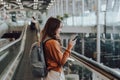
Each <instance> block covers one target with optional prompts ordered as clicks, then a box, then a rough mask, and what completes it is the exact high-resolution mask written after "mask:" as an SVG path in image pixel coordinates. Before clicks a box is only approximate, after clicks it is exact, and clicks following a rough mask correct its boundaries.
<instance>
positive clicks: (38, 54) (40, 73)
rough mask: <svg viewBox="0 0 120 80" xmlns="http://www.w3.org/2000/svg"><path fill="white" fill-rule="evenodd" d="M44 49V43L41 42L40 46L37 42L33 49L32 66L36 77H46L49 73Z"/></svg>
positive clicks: (31, 54) (31, 53) (31, 52)
mask: <svg viewBox="0 0 120 80" xmlns="http://www.w3.org/2000/svg"><path fill="white" fill-rule="evenodd" d="M43 47H44V45H43V42H41V44H40V46H38V44H37V42H35V43H33V44H32V47H31V51H30V65H31V70H32V74H33V76H34V77H45V76H46V75H47V73H48V71H47V67H46V61H45V57H44V55H45V54H44V49H43Z"/></svg>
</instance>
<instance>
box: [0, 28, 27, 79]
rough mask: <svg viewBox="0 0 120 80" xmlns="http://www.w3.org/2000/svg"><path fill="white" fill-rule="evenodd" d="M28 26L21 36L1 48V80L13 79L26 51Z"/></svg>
mask: <svg viewBox="0 0 120 80" xmlns="http://www.w3.org/2000/svg"><path fill="white" fill-rule="evenodd" d="M26 30H27V27H26V26H24V27H23V30H22V34H21V36H20V38H18V39H16V40H15V41H12V42H11V43H9V44H8V45H6V46H4V47H2V48H0V80H11V79H12V77H13V76H14V73H15V70H16V68H17V66H18V64H19V62H20V60H21V57H22V53H23V51H24V44H25V39H26Z"/></svg>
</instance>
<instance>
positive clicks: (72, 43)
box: [68, 35, 76, 50]
mask: <svg viewBox="0 0 120 80" xmlns="http://www.w3.org/2000/svg"><path fill="white" fill-rule="evenodd" d="M75 36H76V35H73V36H71V38H70V40H69V42H68V50H71V49H72V48H73V46H74V45H75V43H76V39H75V40H73V39H74V38H75Z"/></svg>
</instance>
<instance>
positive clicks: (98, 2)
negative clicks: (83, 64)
mask: <svg viewBox="0 0 120 80" xmlns="http://www.w3.org/2000/svg"><path fill="white" fill-rule="evenodd" d="M100 56H101V52H100V0H97V62H100Z"/></svg>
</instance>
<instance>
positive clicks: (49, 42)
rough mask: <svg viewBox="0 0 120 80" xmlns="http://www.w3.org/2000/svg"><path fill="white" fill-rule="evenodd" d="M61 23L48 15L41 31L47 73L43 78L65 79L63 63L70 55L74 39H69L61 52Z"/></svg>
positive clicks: (51, 79) (46, 79)
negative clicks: (65, 47)
mask: <svg viewBox="0 0 120 80" xmlns="http://www.w3.org/2000/svg"><path fill="white" fill-rule="evenodd" d="M61 30H62V23H61V21H60V20H59V19H56V18H53V17H50V18H49V19H48V20H47V22H46V24H45V27H44V28H43V31H42V41H44V42H45V41H46V42H45V43H44V50H45V58H46V63H47V69H48V71H49V72H48V75H47V77H46V78H45V80H65V77H64V73H63V65H64V64H65V63H66V61H67V58H68V57H69V56H70V52H71V49H72V47H73V46H74V43H75V41H72V39H70V41H69V43H68V47H67V49H66V50H65V52H64V53H63V52H62V48H61V40H60V32H61Z"/></svg>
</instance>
